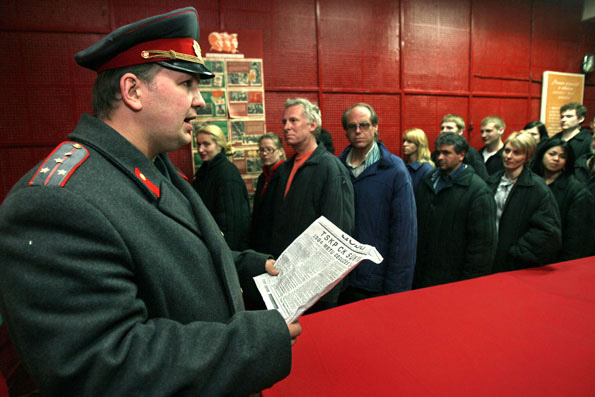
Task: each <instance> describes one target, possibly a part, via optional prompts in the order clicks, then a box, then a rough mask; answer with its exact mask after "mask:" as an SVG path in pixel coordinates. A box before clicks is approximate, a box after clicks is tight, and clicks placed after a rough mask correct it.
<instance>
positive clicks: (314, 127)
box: [310, 121, 318, 132]
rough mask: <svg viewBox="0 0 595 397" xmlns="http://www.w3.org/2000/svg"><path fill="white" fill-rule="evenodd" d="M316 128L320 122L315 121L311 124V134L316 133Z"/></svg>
mask: <svg viewBox="0 0 595 397" xmlns="http://www.w3.org/2000/svg"><path fill="white" fill-rule="evenodd" d="M316 127H318V121H314V122H313V123H312V124H310V132H314V131H316Z"/></svg>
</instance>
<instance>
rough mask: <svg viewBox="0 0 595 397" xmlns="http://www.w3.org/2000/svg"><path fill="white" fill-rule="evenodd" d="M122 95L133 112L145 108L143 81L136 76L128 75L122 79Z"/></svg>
mask: <svg viewBox="0 0 595 397" xmlns="http://www.w3.org/2000/svg"><path fill="white" fill-rule="evenodd" d="M120 95H121V96H122V101H123V102H124V104H125V105H126V106H127V107H129V108H130V109H131V110H134V111H139V110H141V109H142V108H143V104H142V102H141V97H142V90H141V81H140V79H139V78H138V77H137V76H136V75H135V74H133V73H126V74H124V75H123V76H122V77H121V78H120Z"/></svg>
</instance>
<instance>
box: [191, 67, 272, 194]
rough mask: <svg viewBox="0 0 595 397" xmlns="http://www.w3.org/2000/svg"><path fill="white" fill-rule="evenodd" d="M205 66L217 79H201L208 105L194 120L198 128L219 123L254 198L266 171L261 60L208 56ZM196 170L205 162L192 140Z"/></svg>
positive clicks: (202, 93)
mask: <svg viewBox="0 0 595 397" xmlns="http://www.w3.org/2000/svg"><path fill="white" fill-rule="evenodd" d="M205 66H206V67H207V68H209V69H210V70H211V71H213V73H215V78H214V79H210V80H201V82H200V87H199V88H200V92H201V95H202V97H203V99H204V101H205V104H206V106H205V108H204V109H199V110H198V117H197V119H196V120H194V121H193V123H192V124H193V125H194V129H195V131H196V130H197V129H198V128H200V126H202V125H204V124H215V125H217V126H219V127H220V128H221V129H222V130H223V132H224V134H225V136H226V138H227V140H228V142H230V144H231V146H232V147H233V150H234V154H233V155H232V156H230V158H229V160H230V161H232V162H233V163H234V164H235V165H236V167H238V170H239V171H240V174H242V178H243V179H244V182H246V187H247V189H248V193H249V195H250V197H251V198H252V197H253V195H254V192H255V191H256V181H257V179H258V176H259V175H260V173H261V172H262V164H261V162H260V157H259V156H258V139H259V138H260V136H261V135H262V134H264V133H266V120H265V107H264V106H265V105H264V104H265V101H264V82H263V74H262V60H261V59H238V58H229V59H227V58H216V59H208V58H205ZM192 159H193V165H194V171H195V172H196V169H198V167H200V166H201V164H202V161H201V159H200V156H199V154H198V152H197V149H196V140H195V139H193V141H192Z"/></svg>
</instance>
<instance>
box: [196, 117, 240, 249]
mask: <svg viewBox="0 0 595 397" xmlns="http://www.w3.org/2000/svg"><path fill="white" fill-rule="evenodd" d="M196 147H197V148H198V154H199V155H200V158H201V159H202V161H203V164H202V165H201V166H200V168H199V169H198V170H197V171H196V175H195V177H194V183H193V184H192V186H193V187H194V189H195V190H196V191H197V193H198V194H199V195H200V198H201V199H202V201H203V202H204V203H205V206H206V207H207V208H208V210H209V212H210V213H211V215H213V218H215V221H216V222H217V225H219V228H220V229H221V231H222V232H223V237H224V238H225V241H227V244H228V245H229V248H231V249H232V250H236V251H241V250H245V249H247V248H248V233H249V231H250V201H249V199H248V190H247V189H246V184H245V183H244V180H243V179H242V176H241V175H240V171H239V170H238V168H237V167H236V166H235V165H234V164H233V163H231V162H230V161H229V160H228V159H227V156H228V155H231V154H233V150H232V148H231V145H230V144H229V142H227V139H226V138H225V135H224V134H223V131H222V130H221V128H219V127H217V126H216V125H213V124H209V125H205V126H202V127H199V128H198V129H197V131H196Z"/></svg>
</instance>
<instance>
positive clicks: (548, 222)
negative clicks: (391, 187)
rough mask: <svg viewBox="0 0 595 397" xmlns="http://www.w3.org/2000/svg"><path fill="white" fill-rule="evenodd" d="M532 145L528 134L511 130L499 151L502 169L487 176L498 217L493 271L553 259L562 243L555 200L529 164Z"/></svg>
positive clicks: (533, 141) (530, 265) (536, 263)
mask: <svg viewBox="0 0 595 397" xmlns="http://www.w3.org/2000/svg"><path fill="white" fill-rule="evenodd" d="M535 146H536V142H535V138H533V137H532V136H531V135H530V134H528V133H526V132H515V133H513V134H511V135H510V136H509V137H508V139H507V140H506V142H505V144H504V151H503V152H502V161H503V163H504V170H502V171H498V172H496V173H495V174H492V175H491V176H490V178H489V179H488V184H489V186H490V188H491V189H492V191H493V192H494V199H495V200H496V214H497V219H498V247H497V248H496V258H495V259H494V266H493V271H494V272H502V271H508V270H518V269H524V268H528V267H534V266H539V265H545V264H549V263H552V262H554V261H555V260H556V258H557V255H558V250H559V249H560V246H561V243H562V240H561V230H560V214H559V211H558V206H557V204H556V200H555V199H554V196H553V194H552V192H551V191H550V189H549V188H548V187H547V185H546V184H545V182H544V181H543V179H542V178H540V177H538V176H537V175H535V174H534V173H533V172H531V170H530V169H529V167H528V163H529V161H530V160H531V157H532V156H533V154H534V153H535Z"/></svg>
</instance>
